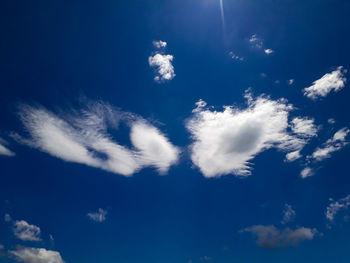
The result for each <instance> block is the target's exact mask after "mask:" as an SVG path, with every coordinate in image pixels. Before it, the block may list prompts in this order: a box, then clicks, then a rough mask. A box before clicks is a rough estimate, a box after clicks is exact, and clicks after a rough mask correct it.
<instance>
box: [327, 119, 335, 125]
mask: <svg viewBox="0 0 350 263" xmlns="http://www.w3.org/2000/svg"><path fill="white" fill-rule="evenodd" d="M327 121H328V123H329V124H334V123H335V119H333V118H329V119H328V120H327Z"/></svg>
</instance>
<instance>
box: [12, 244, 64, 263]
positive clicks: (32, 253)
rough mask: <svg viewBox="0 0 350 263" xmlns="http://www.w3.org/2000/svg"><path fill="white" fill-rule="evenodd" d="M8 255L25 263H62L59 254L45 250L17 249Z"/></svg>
mask: <svg viewBox="0 0 350 263" xmlns="http://www.w3.org/2000/svg"><path fill="white" fill-rule="evenodd" d="M9 254H10V255H12V256H14V257H15V258H16V259H17V260H18V261H20V262H25V263H64V261H63V259H62V257H61V255H60V253H59V252H57V251H52V250H46V249H45V248H31V247H18V248H17V249H16V250H11V251H9Z"/></svg>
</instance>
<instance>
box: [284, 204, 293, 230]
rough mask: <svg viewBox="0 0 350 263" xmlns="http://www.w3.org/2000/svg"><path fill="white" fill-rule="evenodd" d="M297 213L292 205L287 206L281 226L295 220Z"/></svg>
mask: <svg viewBox="0 0 350 263" xmlns="http://www.w3.org/2000/svg"><path fill="white" fill-rule="evenodd" d="M295 216H296V213H295V211H294V209H293V208H292V206H291V205H289V204H285V205H284V209H283V218H282V221H281V224H283V225H284V224H287V223H289V222H291V221H293V220H294V218H295Z"/></svg>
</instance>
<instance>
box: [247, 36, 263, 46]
mask: <svg viewBox="0 0 350 263" xmlns="http://www.w3.org/2000/svg"><path fill="white" fill-rule="evenodd" d="M249 42H250V44H251V45H252V46H253V47H255V48H262V47H263V41H262V39H261V38H260V37H258V36H257V35H256V34H254V35H252V36H251V37H250V38H249Z"/></svg>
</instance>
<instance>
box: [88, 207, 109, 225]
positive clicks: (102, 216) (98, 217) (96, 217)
mask: <svg viewBox="0 0 350 263" xmlns="http://www.w3.org/2000/svg"><path fill="white" fill-rule="evenodd" d="M87 216H88V217H89V218H90V219H91V220H93V221H95V222H98V223H102V222H104V221H105V220H106V218H107V211H106V210H104V209H102V208H99V209H98V210H97V211H96V212H90V213H88V214H87Z"/></svg>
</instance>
